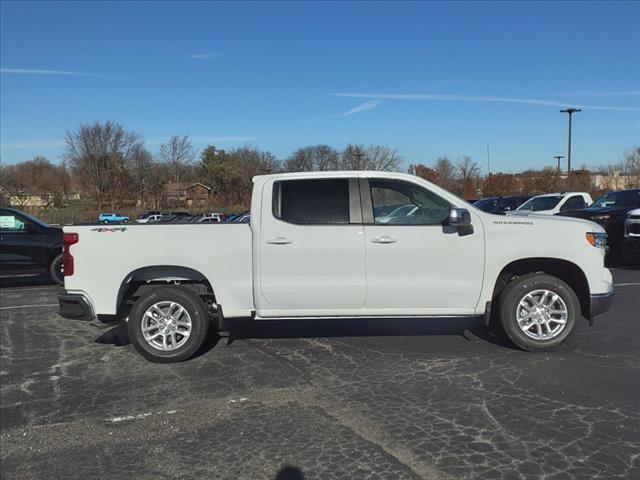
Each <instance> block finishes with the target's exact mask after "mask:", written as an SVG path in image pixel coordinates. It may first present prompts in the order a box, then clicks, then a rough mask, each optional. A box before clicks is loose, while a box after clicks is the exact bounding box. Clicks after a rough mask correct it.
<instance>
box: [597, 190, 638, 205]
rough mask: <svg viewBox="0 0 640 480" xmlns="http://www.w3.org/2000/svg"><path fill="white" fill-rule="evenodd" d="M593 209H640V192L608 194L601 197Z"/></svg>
mask: <svg viewBox="0 0 640 480" xmlns="http://www.w3.org/2000/svg"><path fill="white" fill-rule="evenodd" d="M592 207H597V208H607V207H640V190H624V191H622V192H611V193H607V194H606V195H603V196H602V197H600V198H599V199H598V200H597V201H596V202H595V203H594V204H593V205H592Z"/></svg>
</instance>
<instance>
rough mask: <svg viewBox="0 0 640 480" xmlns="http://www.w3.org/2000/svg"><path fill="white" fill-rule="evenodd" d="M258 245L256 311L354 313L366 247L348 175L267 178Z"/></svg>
mask: <svg viewBox="0 0 640 480" xmlns="http://www.w3.org/2000/svg"><path fill="white" fill-rule="evenodd" d="M257 247H258V248H259V262H258V265H257V270H258V272H257V277H258V284H257V286H256V290H257V292H256V295H255V296H256V306H257V309H258V314H259V315H261V316H271V317H273V316H298V315H314V314H317V315H354V314H358V312H360V313H361V310H362V308H363V306H364V298H365V258H364V256H365V247H364V230H363V226H362V213H361V209H360V201H359V190H358V180H357V179H356V178H355V177H354V178H318V179H298V178H296V179H283V180H275V181H271V182H268V183H266V184H265V186H264V189H263V193H262V212H261V219H260V233H259V245H258V246H257ZM254 265H255V262H254Z"/></svg>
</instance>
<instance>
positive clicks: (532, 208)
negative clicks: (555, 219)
mask: <svg viewBox="0 0 640 480" xmlns="http://www.w3.org/2000/svg"><path fill="white" fill-rule="evenodd" d="M592 203H593V200H592V199H591V195H589V194H588V193H585V192H561V193H547V194H545V195H538V196H536V197H533V198H530V199H529V200H527V201H526V202H525V203H523V204H522V205H520V206H519V207H518V208H517V209H515V210H514V211H513V212H511V213H512V214H515V215H527V214H529V213H542V214H545V215H555V214H556V213H560V212H566V211H569V210H581V209H583V208H587V207H588V206H589V205H591V204H592Z"/></svg>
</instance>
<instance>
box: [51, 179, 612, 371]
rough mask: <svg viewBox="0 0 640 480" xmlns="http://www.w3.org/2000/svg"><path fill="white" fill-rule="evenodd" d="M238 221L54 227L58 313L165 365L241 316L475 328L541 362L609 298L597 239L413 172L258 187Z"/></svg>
mask: <svg viewBox="0 0 640 480" xmlns="http://www.w3.org/2000/svg"><path fill="white" fill-rule="evenodd" d="M407 204H412V205H414V206H415V207H416V208H415V209H414V211H413V212H412V213H411V214H410V215H405V216H402V217H399V218H398V220H397V221H394V222H393V223H391V222H388V223H380V218H381V216H380V215H378V216H376V215H375V214H374V212H384V211H388V208H382V207H385V206H386V205H407ZM250 215H251V217H250V223H249V224H241V223H223V224H218V225H211V224H183V225H180V224H176V225H172V224H166V225H164V224H158V225H156V226H155V227H154V228H151V229H149V228H145V227H144V226H142V225H126V226H124V225H120V226H109V227H101V226H68V227H64V239H65V258H64V269H65V288H66V291H65V292H64V293H63V294H61V295H60V296H59V303H60V311H61V314H62V315H63V316H65V317H69V318H83V319H93V318H95V317H96V316H97V317H98V318H99V319H101V320H107V319H123V320H124V321H125V322H126V326H127V330H128V333H129V337H130V340H131V342H132V343H133V345H134V346H135V348H136V349H137V350H138V351H139V352H140V353H141V354H142V355H143V356H144V357H146V358H147V359H149V360H152V361H157V362H173V361H180V360H185V359H187V358H189V357H190V356H192V355H193V354H194V353H195V352H196V350H197V349H198V348H199V347H200V345H201V344H202V342H203V341H204V339H205V337H206V335H207V330H208V329H209V328H210V326H211V327H213V328H218V329H227V328H229V326H230V323H231V322H230V320H233V319H237V318H243V317H244V318H246V317H249V318H252V319H253V320H255V321H262V320H270V319H281V318H291V319H300V318H349V317H385V318H389V319H390V320H389V321H391V322H393V321H394V320H393V319H394V318H406V317H453V316H455V317H459V316H480V317H483V318H484V321H485V324H486V325H489V323H490V322H492V321H496V322H499V325H501V326H502V328H504V330H505V331H506V333H507V334H508V336H509V337H510V338H511V340H513V342H514V343H515V344H517V345H518V346H520V347H521V348H523V349H525V350H529V351H541V350H549V349H553V348H555V347H558V346H559V345H560V344H562V343H563V342H564V341H565V340H566V339H567V338H568V337H569V336H570V334H571V332H572V331H573V329H574V326H575V324H576V322H577V321H578V319H579V318H580V316H584V317H586V318H588V319H591V318H593V317H594V316H595V315H597V314H599V313H601V312H603V311H606V310H607V309H608V308H609V306H610V305H611V301H612V295H613V284H612V277H611V273H610V272H609V270H607V269H606V268H604V254H605V247H606V234H605V233H604V229H603V228H602V227H601V226H599V225H597V224H595V223H593V222H590V221H586V220H579V219H571V218H560V217H553V216H548V215H546V216H543V215H536V214H532V215H530V216H527V217H505V216H498V215H492V214H488V213H485V212H482V211H481V210H478V209H476V208H474V207H473V206H472V205H470V204H468V203H466V202H465V201H464V200H461V199H459V198H458V197H456V196H455V195H453V194H451V193H449V192H447V191H446V190H443V189H442V188H439V187H437V186H436V185H433V184H431V183H429V182H427V181H425V180H422V179H420V178H418V177H416V176H412V175H407V174H400V173H383V172H323V173H291V174H277V175H267V176H258V177H255V178H254V186H253V195H252V201H251V214H250ZM104 252H114V253H117V254H116V255H111V256H110V257H109V261H108V262H105V261H104Z"/></svg>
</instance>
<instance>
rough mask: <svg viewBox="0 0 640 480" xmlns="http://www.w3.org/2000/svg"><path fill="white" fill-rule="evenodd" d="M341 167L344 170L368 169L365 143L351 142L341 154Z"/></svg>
mask: <svg viewBox="0 0 640 480" xmlns="http://www.w3.org/2000/svg"><path fill="white" fill-rule="evenodd" d="M340 168H342V169H344V170H366V169H367V153H366V152H365V148H364V145H358V144H351V143H350V144H349V145H347V146H346V147H345V149H344V150H343V151H342V154H341V155H340Z"/></svg>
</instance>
